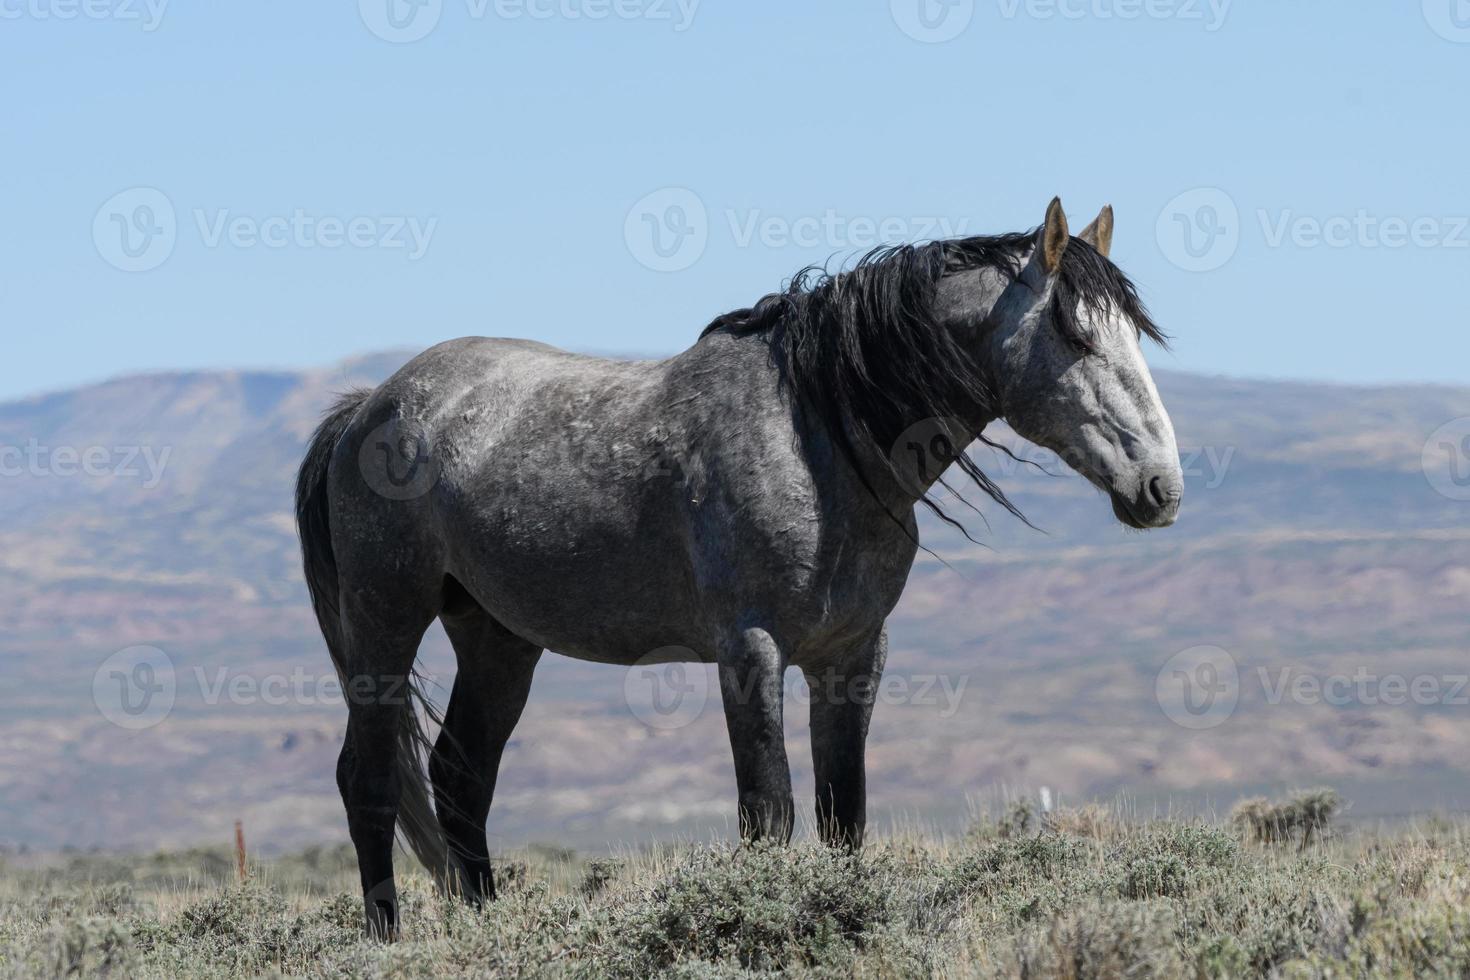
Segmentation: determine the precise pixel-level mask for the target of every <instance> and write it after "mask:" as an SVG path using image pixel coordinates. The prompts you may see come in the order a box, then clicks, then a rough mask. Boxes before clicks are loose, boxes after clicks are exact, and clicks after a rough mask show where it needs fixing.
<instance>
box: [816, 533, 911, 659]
mask: <svg viewBox="0 0 1470 980" xmlns="http://www.w3.org/2000/svg"><path fill="white" fill-rule="evenodd" d="M915 550H916V549H915V548H914V546H913V543H912V542H911V541H909V540H908V539H906V538H902V537H899V538H897V539H895V537H894V536H893V535H889V534H886V533H881V534H860V533H850V534H846V535H841V536H834V537H832V538H830V539H829V540H828V541H827V542H826V547H823V548H821V549H819V550H818V551H817V552H816V553H815V554H814V555H813V556H812V565H811V574H810V575H809V576H807V577H806V578H805V588H804V589H803V590H802V594H801V595H800V597H799V602H800V605H801V606H802V607H803V613H802V622H803V623H804V624H805V628H804V629H803V630H802V632H803V633H804V637H803V642H802V645H803V646H817V647H821V646H823V645H826V644H830V643H834V642H836V643H842V642H848V641H851V640H853V639H856V638H857V637H861V636H864V635H867V634H869V633H871V632H872V631H873V630H875V629H877V628H878V627H880V626H882V624H883V621H884V620H885V619H886V618H887V617H888V614H889V613H890V612H892V610H893V607H894V606H895V605H897V604H898V600H899V598H900V597H901V596H902V595H903V589H904V584H905V583H906V582H907V581H908V574H909V569H910V568H911V567H912V565H913V560H914V552H915Z"/></svg>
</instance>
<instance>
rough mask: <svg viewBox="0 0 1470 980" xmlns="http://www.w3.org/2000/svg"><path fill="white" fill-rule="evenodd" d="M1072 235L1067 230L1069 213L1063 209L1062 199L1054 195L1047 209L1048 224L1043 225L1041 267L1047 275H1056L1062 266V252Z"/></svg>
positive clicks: (1040, 246)
mask: <svg viewBox="0 0 1470 980" xmlns="http://www.w3.org/2000/svg"><path fill="white" fill-rule="evenodd" d="M1070 240H1071V235H1070V234H1069V233H1068V231H1067V215H1066V213H1065V212H1064V211H1063V210H1062V199H1061V198H1060V197H1054V198H1052V199H1051V206H1050V207H1048V208H1047V209H1046V224H1044V225H1042V226H1041V241H1040V243H1039V244H1038V250H1039V251H1040V253H1041V267H1042V269H1044V270H1045V271H1046V274H1047V275H1049V276H1050V275H1054V274H1055V273H1056V271H1057V270H1058V269H1060V268H1061V267H1062V253H1063V252H1065V251H1066V250H1067V242H1068V241H1070Z"/></svg>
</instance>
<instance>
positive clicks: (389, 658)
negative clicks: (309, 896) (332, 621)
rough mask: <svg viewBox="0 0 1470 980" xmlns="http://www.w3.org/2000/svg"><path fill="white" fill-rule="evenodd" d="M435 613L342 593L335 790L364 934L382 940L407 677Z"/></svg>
mask: <svg viewBox="0 0 1470 980" xmlns="http://www.w3.org/2000/svg"><path fill="white" fill-rule="evenodd" d="M436 611H437V608H436V607H435V606H429V605H427V604H425V603H419V604H418V606H417V607H415V606H414V605H413V604H411V603H405V604H404V605H403V606H398V605H394V604H393V603H392V602H384V601H382V597H378V598H376V599H372V598H368V597H367V594H366V593H365V592H358V591H353V590H349V589H344V590H343V593H342V632H343V637H342V638H343V646H344V650H343V653H344V657H343V674H344V677H343V685H344V693H345V694H346V698H347V737H346V739H345V741H344V743H343V745H342V754H341V756H340V757H339V759H338V761H337V786H338V788H339V789H340V790H341V792H342V802H343V803H344V804H345V805H346V808H347V827H348V831H349V833H350V834H351V836H352V844H353V847H354V848H356V850H357V865H358V871H359V872H360V874H361V876H362V890H363V900H364V903H365V905H366V910H367V925H368V931H369V932H370V933H372V934H373V935H376V936H379V937H381V938H387V939H391V938H393V937H394V936H396V935H397V931H398V894H397V888H396V886H395V885H394V882H393V834H394V830H395V828H396V825H397V821H398V805H399V799H400V793H401V791H402V781H401V771H400V766H399V759H398V752H399V749H400V741H401V735H402V725H403V723H404V718H403V713H404V712H405V711H412V710H414V708H413V705H412V703H411V700H410V693H409V691H410V689H409V677H410V672H411V671H412V669H413V662H414V658H415V656H416V655H417V653H418V647H419V641H420V640H421V639H422V638H423V635H424V630H425V629H427V628H428V625H429V624H430V623H431V622H433V620H434V614H435V612H436Z"/></svg>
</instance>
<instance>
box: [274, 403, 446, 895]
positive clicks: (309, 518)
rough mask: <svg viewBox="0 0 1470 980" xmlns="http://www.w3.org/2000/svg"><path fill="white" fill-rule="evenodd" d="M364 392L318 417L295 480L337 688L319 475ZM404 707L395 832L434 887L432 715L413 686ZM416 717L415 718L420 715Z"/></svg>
mask: <svg viewBox="0 0 1470 980" xmlns="http://www.w3.org/2000/svg"><path fill="white" fill-rule="evenodd" d="M370 394H371V392H369V391H367V390H365V389H355V390H353V391H349V392H347V393H345V394H344V395H342V396H341V397H340V398H338V399H337V403H336V404H335V405H333V406H332V408H331V410H330V411H329V412H327V415H326V417H325V418H324V419H322V423H321V425H319V426H317V429H316V432H315V433H314V434H313V435H312V437H311V443H310V444H309V445H308V446H307V449H306V458H305V459H304V460H302V462H301V472H300V473H299V474H298V475H297V477H296V530H297V532H298V533H299V534H300V535H301V556H302V560H303V563H304V570H305V573H306V588H307V591H309V592H310V593H311V606H312V608H313V609H314V610H316V619H317V623H318V624H320V625H321V629H322V636H323V637H324V638H325V639H326V641H327V651H328V652H329V653H330V654H331V656H332V664H333V666H335V667H336V668H337V676H338V677H339V678H341V679H342V681H343V684H344V689H345V685H346V681H347V677H346V663H345V661H344V657H345V651H344V650H343V644H342V610H341V603H340V597H339V588H340V587H339V585H338V582H337V560H336V556H335V555H333V553H332V527H331V507H330V504H329V501H328V499H327V469H328V466H329V465H330V464H331V461H332V454H333V453H334V452H336V450H337V443H338V442H339V441H341V439H342V434H343V433H344V432H346V431H347V427H348V426H349V425H350V424H351V423H352V419H353V417H354V416H355V415H356V414H357V410H358V409H359V408H361V407H362V403H363V402H365V401H366V400H367V398H368V395H370ZM408 689H409V693H410V702H411V703H410V704H409V706H408V710H406V711H404V712H403V720H402V723H401V727H400V729H399V733H398V775H399V782H400V784H401V786H402V794H401V796H400V798H399V802H398V831H399V833H401V834H402V835H403V837H404V839H405V840H406V841H407V842H408V846H409V848H410V849H411V850H412V851H413V852H414V854H415V855H416V856H417V857H418V859H419V861H421V862H422V863H423V865H424V867H426V868H428V869H429V871H430V872H432V873H433V874H434V875H435V877H436V878H438V879H440V881H441V882H442V881H443V880H444V876H445V875H446V874H447V873H448V868H449V848H448V844H447V842H446V841H445V839H444V831H443V830H442V829H441V827H440V826H439V818H438V817H437V816H436V815H435V812H434V806H433V801H432V792H431V790H430V789H429V778H428V774H427V772H426V771H425V767H424V758H425V757H426V756H427V755H428V753H429V752H430V751H431V750H432V748H433V743H431V742H430V741H429V736H428V731H427V729H426V727H425V724H424V717H425V716H427V718H429V719H430V720H432V721H436V722H437V721H439V720H440V719H439V717H438V713H437V712H436V711H435V709H434V708H433V706H432V705H431V704H430V702H429V700H428V698H427V697H425V696H424V693H423V690H422V687H421V686H420V685H419V684H418V682H417V681H416V680H415V681H414V682H413V683H411V684H409V686H408ZM420 712H422V714H421V713H420Z"/></svg>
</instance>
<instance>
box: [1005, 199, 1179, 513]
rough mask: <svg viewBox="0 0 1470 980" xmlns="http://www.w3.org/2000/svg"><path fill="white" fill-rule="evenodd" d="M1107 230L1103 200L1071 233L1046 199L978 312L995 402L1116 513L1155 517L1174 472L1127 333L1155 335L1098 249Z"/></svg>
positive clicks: (1162, 424) (1159, 413) (1155, 400)
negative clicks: (983, 311) (990, 302)
mask: <svg viewBox="0 0 1470 980" xmlns="http://www.w3.org/2000/svg"><path fill="white" fill-rule="evenodd" d="M1112 238H1113V212H1112V209H1111V208H1105V209H1103V212H1102V214H1100V215H1099V216H1098V218H1097V220H1096V221H1094V222H1093V223H1092V224H1091V225H1089V226H1088V228H1087V230H1086V231H1084V232H1083V233H1082V235H1081V236H1080V237H1079V239H1077V240H1075V241H1074V240H1073V239H1072V238H1071V236H1070V235H1069V234H1068V231H1067V219H1066V216H1065V215H1064V214H1063V212H1062V205H1061V202H1060V201H1055V200H1054V201H1052V203H1051V207H1050V208H1049V209H1048V210H1047V214H1046V222H1045V224H1043V225H1042V227H1041V230H1040V231H1039V232H1038V233H1037V236H1036V246H1035V249H1034V250H1033V251H1032V253H1031V255H1030V256H1029V257H1028V258H1027V259H1026V260H1025V264H1024V266H1023V268H1022V271H1021V274H1020V275H1018V276H1016V277H1015V279H1013V280H1012V281H1011V282H1010V283H1009V284H1008V285H1007V286H1006V288H1005V290H1004V292H1003V293H1002V294H1001V296H1000V298H999V300H998V301H997V302H996V303H995V305H994V307H992V310H991V313H990V316H989V317H988V318H987V320H986V324H985V330H986V334H985V343H986V344H987V345H988V355H989V356H988V359H989V361H990V364H991V370H992V377H993V378H994V382H993V383H994V387H995V393H996V396H997V397H998V399H999V405H998V406H997V407H998V409H999V410H1000V413H1001V415H1002V416H1003V417H1004V418H1005V420H1006V421H1007V422H1008V423H1009V424H1010V426H1011V428H1013V429H1015V430H1016V432H1018V433H1020V434H1021V435H1022V436H1024V437H1026V438H1027V439H1030V440H1031V441H1032V442H1034V443H1037V444H1038V445H1041V446H1044V447H1046V448H1047V449H1050V450H1052V451H1053V452H1055V453H1057V455H1059V456H1060V457H1061V458H1062V460H1063V461H1064V462H1066V463H1067V465H1069V466H1071V467H1072V468H1073V469H1075V470H1076V471H1077V472H1079V473H1081V474H1082V475H1083V476H1084V477H1086V478H1087V479H1088V480H1089V481H1091V482H1092V483H1093V485H1095V486H1096V487H1098V488H1099V489H1100V490H1103V491H1104V492H1106V493H1107V494H1108V496H1109V497H1110V498H1111V500H1112V503H1113V513H1114V514H1115V515H1116V516H1117V518H1118V520H1120V521H1122V522H1123V523H1124V524H1127V525H1129V526H1130V527H1135V528H1140V529H1142V528H1155V527H1167V526H1169V525H1170V524H1173V523H1174V519H1175V518H1176V517H1177V516H1178V514H1179V502H1180V498H1181V497H1182V495H1183V491H1184V477H1183V473H1182V471H1181V469H1180V466H1179V449H1178V446H1177V445H1176V443H1175V441H1174V427H1173V425H1172V424H1170V422H1169V416H1168V413H1166V412H1165V411H1164V406H1163V404H1162V403H1161V402H1160V401H1159V393H1158V390H1157V389H1156V388H1155V387H1154V382H1153V378H1152V377H1151V376H1150V375H1149V371H1148V365H1147V364H1145V363H1144V360H1143V353H1142V351H1141V349H1140V343H1139V342H1140V338H1141V336H1142V335H1143V334H1144V333H1145V332H1147V333H1149V334H1151V335H1153V336H1155V337H1156V338H1157V337H1158V334H1157V330H1156V329H1155V328H1154V327H1153V325H1152V324H1151V323H1150V322H1149V321H1148V318H1147V315H1146V314H1145V313H1144V312H1143V308H1142V306H1141V305H1139V304H1138V301H1137V298H1136V296H1134V294H1133V292H1132V287H1131V286H1129V285H1128V284H1127V279H1126V278H1124V277H1123V276H1122V274H1121V273H1120V272H1118V270H1117V269H1116V267H1114V266H1113V264H1112V263H1111V262H1110V261H1109V260H1108V257H1107V256H1108V252H1109V249H1110V247H1111V245H1112Z"/></svg>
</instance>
